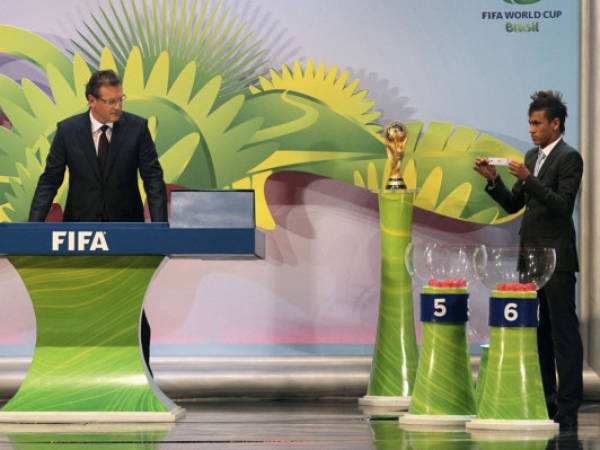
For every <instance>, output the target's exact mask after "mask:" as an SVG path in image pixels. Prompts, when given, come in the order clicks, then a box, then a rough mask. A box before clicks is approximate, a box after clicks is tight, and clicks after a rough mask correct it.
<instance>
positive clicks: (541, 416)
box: [467, 291, 558, 431]
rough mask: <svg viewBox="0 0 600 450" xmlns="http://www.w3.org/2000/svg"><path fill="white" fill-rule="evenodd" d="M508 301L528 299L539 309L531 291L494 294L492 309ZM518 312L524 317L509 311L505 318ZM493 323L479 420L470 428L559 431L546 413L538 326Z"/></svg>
mask: <svg viewBox="0 0 600 450" xmlns="http://www.w3.org/2000/svg"><path fill="white" fill-rule="evenodd" d="M505 298H510V299H517V300H519V299H525V300H527V301H532V302H535V306H536V307H537V294H536V292H531V291H529V292H507V291H493V292H492V297H491V299H490V305H491V306H492V303H493V302H495V301H496V302H501V301H502V300H503V299H505ZM512 305H515V303H512ZM515 312H517V313H518V314H519V315H521V314H522V313H521V312H520V311H518V310H516V309H514V308H512V309H506V310H505V315H506V316H507V317H511V315H513V316H514V314H515ZM490 316H491V313H490ZM513 318H514V317H513ZM492 320H493V319H492V317H490V324H491V325H492V326H491V332H490V350H489V356H488V363H487V371H486V377H485V383H484V385H483V392H482V394H481V400H480V403H479V409H478V411H477V418H476V419H474V420H472V421H470V422H468V423H467V428H468V429H487V430H548V431H552V430H558V424H557V423H554V422H553V421H551V420H549V419H548V412H547V410H546V401H545V398H544V389H543V386H542V377H541V372H540V365H539V359H538V351H537V329H536V326H494V325H493V322H492ZM534 320H537V319H534Z"/></svg>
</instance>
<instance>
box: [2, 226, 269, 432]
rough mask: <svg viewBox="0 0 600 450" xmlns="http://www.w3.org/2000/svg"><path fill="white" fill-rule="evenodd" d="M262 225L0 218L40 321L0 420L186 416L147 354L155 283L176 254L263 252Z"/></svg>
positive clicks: (5, 250)
mask: <svg viewBox="0 0 600 450" xmlns="http://www.w3.org/2000/svg"><path fill="white" fill-rule="evenodd" d="M257 235H260V232H257V231H256V230H255V229H253V228H247V229H239V228H238V229H218V228H212V229H203V228H197V229H193V228H187V229H175V228H169V226H168V224H166V223H164V224H163V223H152V224H146V223H137V224H132V223H123V224H121V223H25V224H0V254H4V255H7V258H8V260H9V261H10V262H11V264H12V265H13V266H14V267H15V269H16V270H17V272H18V273H19V275H20V277H21V279H22V280H23V283H24V284H25V287H26V288H27V291H28V292H29V295H30V296H31V301H32V303H33V308H34V311H35V316H36V326H37V339H36V347H35V352H34V355H33V359H32V363H31V366H30V369H29V371H28V373H27V376H26V377H25V380H24V382H23V384H22V385H21V387H20V388H19V390H18V392H17V393H16V394H15V396H14V397H13V398H12V399H10V401H9V402H8V403H7V404H6V405H5V406H4V407H3V408H2V410H0V422H22V423H42V422H48V423H72V422H128V421H131V422H172V421H176V420H177V419H178V418H180V417H182V416H183V414H184V410H183V409H182V408H179V407H177V405H175V403H173V402H172V401H171V400H170V399H169V398H168V397H167V396H166V395H165V394H164V393H162V392H161V391H160V389H159V388H158V387H157V386H156V384H155V383H154V381H153V380H152V377H151V376H150V373H149V371H148V368H147V367H146V364H145V361H144V358H143V356H142V352H141V346H140V320H141V311H142V305H143V301H144V296H145V293H146V290H147V289H148V285H149V284H150V282H151V280H152V278H153V276H154V274H155V272H156V270H157V269H158V267H159V266H160V265H161V263H163V262H164V261H165V257H168V256H169V255H173V254H176V255H189V256H214V255H229V256H232V257H233V256H237V255H245V256H249V257H250V256H256V255H257V246H256V243H257V239H256V236H257ZM258 242H259V247H260V242H261V239H258ZM259 250H260V249H259ZM258 253H260V251H259V252H258Z"/></svg>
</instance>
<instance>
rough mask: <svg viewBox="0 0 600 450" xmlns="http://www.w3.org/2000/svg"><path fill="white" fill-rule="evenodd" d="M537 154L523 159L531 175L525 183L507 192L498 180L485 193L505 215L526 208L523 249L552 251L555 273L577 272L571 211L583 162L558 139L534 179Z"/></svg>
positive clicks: (576, 153) (522, 232)
mask: <svg viewBox="0 0 600 450" xmlns="http://www.w3.org/2000/svg"><path fill="white" fill-rule="evenodd" d="M538 151H539V150H538V148H537V147H536V148H533V149H531V150H529V151H528V152H527V154H526V155H525V165H526V166H527V168H528V169H529V172H531V174H530V175H529V176H528V177H527V179H526V180H525V181H524V182H522V181H517V182H516V183H515V184H514V186H513V188H512V191H510V190H508V189H507V187H506V186H505V184H504V183H503V182H502V180H501V179H500V178H498V180H497V181H496V186H495V187H492V186H491V185H490V184H488V186H487V187H486V191H487V192H488V193H489V194H490V195H491V196H492V198H494V200H496V201H497V202H498V203H499V204H500V205H501V206H502V207H503V208H504V209H505V210H506V211H507V212H508V213H511V214H512V213H516V212H517V211H519V210H520V209H521V208H523V206H525V213H524V214H523V220H522V222H521V229H520V231H519V234H520V237H521V246H522V247H553V248H554V249H555V250H556V269H555V270H556V271H571V272H576V271H578V270H579V265H578V262H577V247H576V236H575V226H574V224H573V209H574V206H575V197H576V196H577V191H578V190H579V185H580V184H581V176H582V174H583V160H582V159H581V155H580V154H579V152H578V151H577V150H575V149H574V148H573V147H571V146H570V145H568V144H567V143H566V142H564V141H563V140H562V139H561V140H560V141H559V142H558V144H556V146H555V147H554V149H553V150H552V151H551V152H550V155H549V156H548V157H547V158H546V160H545V161H544V164H543V165H542V168H541V169H540V172H539V173H538V176H537V177H534V176H533V171H534V167H535V163H536V160H537V155H538Z"/></svg>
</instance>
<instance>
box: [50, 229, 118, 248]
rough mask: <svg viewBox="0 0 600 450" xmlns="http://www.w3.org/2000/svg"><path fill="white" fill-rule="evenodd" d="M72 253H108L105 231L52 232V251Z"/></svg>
mask: <svg viewBox="0 0 600 450" xmlns="http://www.w3.org/2000/svg"><path fill="white" fill-rule="evenodd" d="M65 245H66V247H67V250H68V251H70V252H74V251H79V252H83V251H86V250H87V251H90V252H93V251H96V250H102V251H104V252H107V251H108V244H107V242H106V232H105V231H53V232H52V251H53V252H57V251H59V250H64V246H65Z"/></svg>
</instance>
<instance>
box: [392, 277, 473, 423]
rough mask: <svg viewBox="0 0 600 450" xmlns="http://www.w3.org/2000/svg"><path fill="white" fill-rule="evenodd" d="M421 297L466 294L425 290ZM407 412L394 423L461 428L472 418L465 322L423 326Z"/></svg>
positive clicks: (471, 380) (444, 289) (461, 291)
mask: <svg viewBox="0 0 600 450" xmlns="http://www.w3.org/2000/svg"><path fill="white" fill-rule="evenodd" d="M423 293H424V294H439V295H440V296H442V295H444V294H466V293H467V290H466V289H465V288H430V287H426V288H424V289H423ZM465 307H466V305H465ZM448 308H450V307H448ZM442 311H443V310H442ZM448 313H450V311H449V309H448ZM464 314H465V317H466V312H465V313H464ZM408 412H409V413H408V414H405V415H403V416H401V417H400V418H399V419H398V421H399V423H400V424H402V425H411V424H413V425H414V424H424V425H425V424H439V425H446V426H451V425H462V424H464V423H465V422H467V421H469V420H471V419H472V418H474V417H475V412H476V405H475V390H474V385H473V375H472V372H471V364H470V360H469V345H468V343H467V325H466V322H464V321H463V322H429V321H426V322H423V332H422V340H421V354H420V356H419V366H418V369H417V379H416V381H415V389H414V392H413V396H412V401H411V403H410V409H409V411H408Z"/></svg>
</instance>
